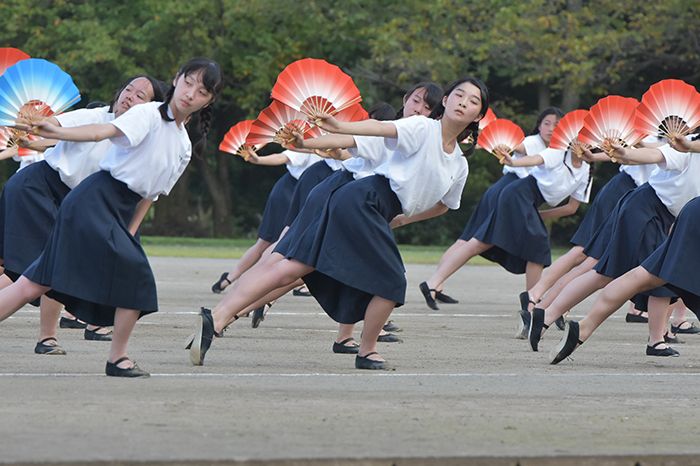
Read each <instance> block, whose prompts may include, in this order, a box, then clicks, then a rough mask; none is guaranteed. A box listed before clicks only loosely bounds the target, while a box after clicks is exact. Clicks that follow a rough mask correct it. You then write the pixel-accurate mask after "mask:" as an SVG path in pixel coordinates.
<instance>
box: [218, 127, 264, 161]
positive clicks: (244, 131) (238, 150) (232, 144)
mask: <svg viewBox="0 0 700 466" xmlns="http://www.w3.org/2000/svg"><path fill="white" fill-rule="evenodd" d="M253 121H254V120H243V121H241V122H239V123H236V124H235V125H233V126H231V129H229V130H228V132H227V133H226V136H224V139H223V140H222V141H221V144H219V150H220V151H221V152H227V153H229V154H233V155H240V156H241V157H243V159H244V160H248V155H247V154H246V152H245V151H246V149H252V150H255V149H256V147H255V146H252V145H250V144H248V143H247V142H246V138H247V137H248V132H249V131H250V128H251V127H252V126H253Z"/></svg>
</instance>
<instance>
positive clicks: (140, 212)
mask: <svg viewBox="0 0 700 466" xmlns="http://www.w3.org/2000/svg"><path fill="white" fill-rule="evenodd" d="M221 86H222V75H221V71H220V69H219V65H218V64H216V63H215V62H213V61H211V60H208V59H205V58H198V59H193V60H190V61H189V62H187V63H186V64H185V65H183V67H182V68H180V70H179V71H178V73H177V75H176V77H175V79H174V80H173V87H171V89H170V90H169V91H168V93H167V95H166V99H165V102H163V103H161V102H151V103H145V104H141V105H137V106H135V107H133V108H131V109H130V110H129V111H127V112H126V113H124V115H122V116H120V117H119V118H116V119H115V120H114V121H112V122H110V123H106V124H96V125H87V126H79V127H74V128H62V127H57V126H55V125H52V124H51V123H50V122H44V123H40V124H38V125H36V126H35V127H34V128H33V132H35V133H36V134H38V135H39V136H43V137H47V138H54V139H60V140H70V141H76V142H79V141H102V140H104V139H110V140H111V141H112V143H113V145H112V147H111V148H110V150H109V151H108V153H107V154H106V155H105V157H104V158H103V159H102V161H101V162H100V169H101V171H99V172H97V173H95V174H93V175H91V176H89V177H88V178H86V179H85V180H84V181H83V182H82V183H80V185H78V187H76V188H75V189H73V190H72V191H71V192H70V193H69V194H68V195H67V196H66V198H65V199H64V200H63V203H62V204H61V207H60V209H59V211H58V216H57V218H56V226H55V227H54V229H53V232H52V233H51V236H50V238H49V240H48V242H47V245H46V248H45V249H44V251H43V252H42V254H41V256H40V257H39V258H38V259H37V260H36V261H35V262H34V263H33V264H32V265H31V266H30V267H29V268H28V269H27V270H25V271H24V273H23V276H22V277H21V278H19V279H18V280H17V281H16V282H15V283H14V284H13V285H11V286H9V287H8V288H6V289H4V290H2V291H0V320H1V319H5V318H7V317H8V316H10V315H12V314H13V313H14V312H15V311H16V310H17V309H19V308H20V307H21V306H23V305H24V304H25V303H27V302H29V301H31V300H33V299H36V298H37V297H39V296H41V295H42V294H44V293H47V292H48V294H49V296H50V297H52V298H54V299H56V300H58V301H60V302H62V303H63V304H64V305H66V307H67V308H69V309H70V311H71V312H72V313H73V314H75V315H76V317H78V318H79V319H81V320H83V321H86V322H89V323H93V324H96V325H112V324H113V325H114V334H113V339H112V345H111V348H110V353H109V358H108V360H107V365H106V367H105V372H106V374H107V375H110V376H118V377H141V376H148V375H149V374H148V373H147V372H146V371H144V370H142V369H140V368H139V367H138V366H137V365H136V364H135V363H134V362H133V361H131V360H130V359H129V357H128V356H127V355H126V354H127V344H128V341H129V336H130V335H131V332H132V330H133V328H134V325H135V324H136V321H137V319H138V318H139V317H140V316H142V315H145V314H148V313H152V312H156V311H157V309H158V303H157V296H156V286H155V280H154V278H153V273H152V271H151V268H150V266H149V264H148V259H147V258H146V255H145V254H144V252H143V249H142V248H141V245H140V244H139V242H138V241H137V240H136V239H135V238H134V236H133V235H132V233H131V232H130V231H129V227H128V225H129V223H131V224H132V225H133V224H138V223H140V221H141V219H142V218H143V216H144V215H145V214H146V210H147V209H148V207H149V206H150V204H151V203H152V202H153V201H154V200H156V199H157V198H158V196H160V195H162V194H165V195H167V194H168V193H169V192H170V190H171V189H172V187H173V186H174V185H175V183H176V182H177V180H178V178H179V177H180V175H182V173H183V171H184V170H185V168H186V167H187V164H188V163H189V160H190V156H191V152H192V145H191V143H190V139H189V137H188V135H187V130H186V129H185V126H184V124H185V122H186V121H187V120H188V119H189V118H190V117H191V116H192V115H193V114H195V113H198V112H199V113H200V115H199V116H200V127H201V132H202V134H203V140H202V141H201V144H199V145H198V146H197V149H199V148H201V147H203V145H204V142H205V141H204V137H206V134H207V132H208V130H209V122H210V120H211V107H210V105H211V103H212V102H213V101H214V99H215V97H216V95H217V93H218V92H219V90H220V88H221ZM200 111H201V112H200Z"/></svg>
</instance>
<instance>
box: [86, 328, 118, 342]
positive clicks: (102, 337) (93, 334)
mask: <svg viewBox="0 0 700 466" xmlns="http://www.w3.org/2000/svg"><path fill="white" fill-rule="evenodd" d="M101 328H103V327H97V328H96V329H95V330H88V329H87V328H86V329H85V332H84V333H83V338H85V339H86V340H90V341H112V332H111V331H110V332H109V333H98V330H99V329H101Z"/></svg>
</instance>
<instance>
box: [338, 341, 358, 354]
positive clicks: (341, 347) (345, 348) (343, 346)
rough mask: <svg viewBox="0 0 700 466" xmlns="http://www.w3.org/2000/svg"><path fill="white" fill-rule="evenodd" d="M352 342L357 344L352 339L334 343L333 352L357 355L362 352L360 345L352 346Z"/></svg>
mask: <svg viewBox="0 0 700 466" xmlns="http://www.w3.org/2000/svg"><path fill="white" fill-rule="evenodd" d="M350 342H355V339H354V338H352V337H350V338H346V339H345V340H343V341H334V342H333V352H334V353H336V354H357V353H359V352H360V345H358V344H357V343H354V344H352V345H348V343H350Z"/></svg>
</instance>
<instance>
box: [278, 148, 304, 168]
mask: <svg viewBox="0 0 700 466" xmlns="http://www.w3.org/2000/svg"><path fill="white" fill-rule="evenodd" d="M282 153H283V154H284V155H285V157H287V160H289V162H288V163H287V164H288V165H291V166H292V167H298V166H300V165H304V163H306V160H307V159H308V158H309V156H310V155H311V154H306V153H303V152H294V151H291V150H286V151H284V152H282Z"/></svg>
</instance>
